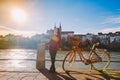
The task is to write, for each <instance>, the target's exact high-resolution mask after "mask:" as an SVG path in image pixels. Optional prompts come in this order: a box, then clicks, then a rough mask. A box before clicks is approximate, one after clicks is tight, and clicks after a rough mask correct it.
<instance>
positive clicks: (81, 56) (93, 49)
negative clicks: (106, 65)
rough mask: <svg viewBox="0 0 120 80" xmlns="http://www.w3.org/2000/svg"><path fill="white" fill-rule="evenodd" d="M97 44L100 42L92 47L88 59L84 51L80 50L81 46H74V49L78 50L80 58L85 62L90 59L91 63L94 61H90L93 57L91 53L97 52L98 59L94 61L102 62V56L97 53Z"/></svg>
mask: <svg viewBox="0 0 120 80" xmlns="http://www.w3.org/2000/svg"><path fill="white" fill-rule="evenodd" d="M97 45H99V44H98V43H96V44H93V46H92V49H91V50H90V52H89V57H88V59H86V58H85V57H84V56H83V53H82V51H81V50H80V48H79V47H78V46H73V51H74V52H77V53H78V54H79V57H80V60H81V61H82V62H83V63H85V62H86V60H87V61H89V64H90V63H92V61H90V58H91V55H92V54H95V55H96V56H97V57H98V60H95V61H94V62H98V61H99V62H100V61H101V58H100V56H99V55H97V53H96V52H95V46H97Z"/></svg>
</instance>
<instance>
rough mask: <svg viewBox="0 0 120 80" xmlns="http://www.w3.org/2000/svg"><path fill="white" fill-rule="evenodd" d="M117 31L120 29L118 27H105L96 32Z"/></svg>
mask: <svg viewBox="0 0 120 80" xmlns="http://www.w3.org/2000/svg"><path fill="white" fill-rule="evenodd" d="M117 31H120V27H117V28H105V29H102V30H100V31H98V32H102V33H109V32H113V33H115V32H117Z"/></svg>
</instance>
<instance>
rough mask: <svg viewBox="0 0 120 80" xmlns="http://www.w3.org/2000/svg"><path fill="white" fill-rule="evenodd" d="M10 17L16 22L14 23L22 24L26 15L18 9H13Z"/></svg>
mask: <svg viewBox="0 0 120 80" xmlns="http://www.w3.org/2000/svg"><path fill="white" fill-rule="evenodd" d="M11 17H12V18H13V19H14V20H15V21H16V22H24V21H26V19H27V15H26V13H25V11H24V10H22V9H19V8H14V9H12V10H11Z"/></svg>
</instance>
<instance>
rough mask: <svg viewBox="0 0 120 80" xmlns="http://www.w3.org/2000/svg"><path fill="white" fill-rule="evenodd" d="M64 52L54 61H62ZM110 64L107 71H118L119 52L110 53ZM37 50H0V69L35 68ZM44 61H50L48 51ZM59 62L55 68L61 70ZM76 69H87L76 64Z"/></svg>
mask: <svg viewBox="0 0 120 80" xmlns="http://www.w3.org/2000/svg"><path fill="white" fill-rule="evenodd" d="M65 54H66V52H65V51H61V52H58V53H57V56H56V59H57V60H63V59H64V57H65ZM110 55H111V64H110V66H109V69H116V70H120V67H119V66H120V52H110ZM36 57H37V50H34V49H1V50H0V68H10V67H13V68H16V67H17V68H36ZM45 59H47V60H50V56H49V53H48V51H47V50H46V54H45ZM45 64H46V68H49V67H50V65H51V64H50V61H46V62H45ZM61 65H62V62H61V61H56V67H57V68H61V67H62V66H61ZM76 66H77V67H82V68H89V66H86V65H84V64H82V63H77V64H76Z"/></svg>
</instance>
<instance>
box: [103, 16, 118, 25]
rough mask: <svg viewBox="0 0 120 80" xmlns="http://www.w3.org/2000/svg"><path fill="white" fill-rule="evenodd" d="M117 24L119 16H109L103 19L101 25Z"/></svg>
mask: <svg viewBox="0 0 120 80" xmlns="http://www.w3.org/2000/svg"><path fill="white" fill-rule="evenodd" d="M107 23H110V24H118V23H120V16H109V17H107V18H106V19H105V21H104V22H103V24H107Z"/></svg>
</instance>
